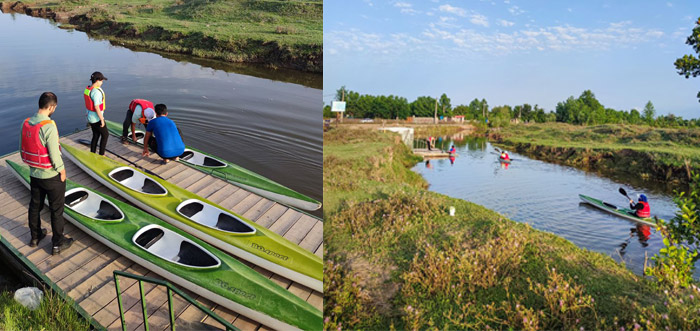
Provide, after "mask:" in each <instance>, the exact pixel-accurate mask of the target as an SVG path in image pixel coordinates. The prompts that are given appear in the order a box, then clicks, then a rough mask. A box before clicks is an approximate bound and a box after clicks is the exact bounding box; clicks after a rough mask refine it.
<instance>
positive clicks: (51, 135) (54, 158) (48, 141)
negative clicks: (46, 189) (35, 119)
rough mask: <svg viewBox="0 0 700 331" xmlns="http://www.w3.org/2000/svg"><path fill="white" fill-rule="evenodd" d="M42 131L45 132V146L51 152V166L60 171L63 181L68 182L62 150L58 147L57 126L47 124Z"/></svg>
mask: <svg viewBox="0 0 700 331" xmlns="http://www.w3.org/2000/svg"><path fill="white" fill-rule="evenodd" d="M41 131H43V132H44V146H46V149H48V150H49V158H50V159H51V164H52V165H53V168H54V169H56V171H58V173H59V174H60V175H61V181H62V182H65V181H66V169H65V167H64V165H63V159H62V158H61V150H60V149H59V145H58V129H56V125H54V124H47V125H44V126H43V127H41Z"/></svg>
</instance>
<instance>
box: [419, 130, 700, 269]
mask: <svg viewBox="0 0 700 331" xmlns="http://www.w3.org/2000/svg"><path fill="white" fill-rule="evenodd" d="M451 144H454V145H455V148H456V150H457V154H458V156H457V157H456V158H455V159H454V162H451V160H450V159H437V160H430V162H428V163H427V164H426V163H425V162H422V163H419V164H417V165H416V166H415V167H414V168H413V170H414V171H416V172H418V173H420V174H421V175H422V176H423V177H424V178H425V179H426V180H427V181H428V183H430V190H432V191H435V192H439V193H442V194H446V195H449V196H452V197H456V198H460V199H464V200H468V201H471V202H474V203H476V204H479V205H482V206H484V207H486V208H489V209H491V210H494V211H496V212H498V213H500V214H503V215H504V216H506V217H508V218H509V219H512V220H514V221H517V222H522V223H528V224H530V225H531V226H532V227H533V228H535V229H538V230H543V231H547V232H551V233H554V234H556V235H558V236H561V237H564V238H566V239H568V240H569V241H571V242H573V243H574V244H576V245H577V246H579V247H583V248H586V249H589V250H592V251H596V252H600V253H603V254H605V255H609V256H611V257H612V258H613V259H615V260H616V261H623V262H624V263H625V264H626V265H627V267H629V268H630V269H631V270H633V271H634V272H636V273H637V274H642V272H643V268H644V261H645V254H647V255H648V257H649V258H651V257H652V256H653V255H654V254H656V253H657V252H658V251H659V249H660V248H662V247H663V243H662V237H661V235H660V234H659V233H657V232H656V230H654V229H653V228H652V229H651V235H650V236H649V238H648V239H645V238H643V237H644V236H639V235H638V234H637V233H638V232H639V231H637V232H635V233H632V231H631V229H635V231H636V230H637V224H636V223H635V222H632V221H628V220H625V219H622V218H619V217H616V216H614V215H611V214H608V213H606V212H603V211H600V210H598V209H595V208H593V207H591V206H589V205H587V204H583V203H581V202H580V201H581V200H580V199H579V197H578V195H579V194H585V195H588V196H591V197H594V198H597V199H601V200H603V201H606V202H609V203H612V204H615V205H617V206H623V207H629V203H628V201H627V199H626V198H625V197H624V196H622V195H621V194H620V193H619V192H618V189H619V188H620V187H623V188H625V190H626V191H627V193H628V195H630V197H632V198H635V199H636V194H638V193H644V194H646V195H647V197H648V198H649V204H650V206H651V211H652V215H656V216H658V217H659V218H662V219H666V220H669V219H671V218H673V216H674V214H675V212H676V210H677V208H676V205H675V204H674V202H673V199H672V196H671V195H670V194H668V193H666V192H664V191H661V190H659V189H658V188H655V187H652V186H647V187H638V186H633V185H630V184H628V183H627V182H626V181H625V180H624V179H608V178H604V177H600V176H598V175H596V174H591V173H587V172H585V171H582V170H578V169H574V168H571V167H567V166H560V165H556V164H551V163H546V162H542V161H537V160H532V159H529V158H527V157H525V156H523V155H519V154H516V153H510V156H511V158H513V161H512V163H511V164H510V165H508V166H506V165H505V164H501V163H500V162H499V161H498V153H497V152H496V150H495V148H498V147H494V146H492V145H491V144H490V143H489V142H488V141H487V140H486V139H485V138H479V137H470V136H462V135H457V136H455V137H451V138H449V137H448V138H444V140H442V141H441V142H440V144H439V145H438V147H441V146H442V147H443V148H442V149H448V148H449V146H450V145H451ZM623 244H624V245H623ZM648 263H649V264H651V263H653V262H652V261H651V260H650V259H649V261H648ZM697 276H698V272H696V278H697Z"/></svg>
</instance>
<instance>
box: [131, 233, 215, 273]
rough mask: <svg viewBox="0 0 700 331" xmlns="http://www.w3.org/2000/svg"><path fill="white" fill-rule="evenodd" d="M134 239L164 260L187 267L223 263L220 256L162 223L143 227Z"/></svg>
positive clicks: (138, 244)
mask: <svg viewBox="0 0 700 331" xmlns="http://www.w3.org/2000/svg"><path fill="white" fill-rule="evenodd" d="M132 241H133V242H134V244H136V245H137V246H138V247H140V248H142V249H144V250H146V251H147V252H149V253H151V254H153V255H155V256H157V257H159V258H161V259H163V260H166V261H168V262H172V263H175V264H179V265H182V266H185V267H190V268H198V269H209V268H217V267H218V266H220V265H221V261H220V260H219V258H217V257H216V256H214V255H213V254H211V253H210V252H209V251H207V250H206V249H204V248H203V247H202V246H199V245H197V244H196V243H194V242H193V241H191V240H189V239H187V238H185V237H183V236H182V235H180V234H178V233H176V232H174V231H172V230H169V229H166V228H164V227H162V226H160V225H156V224H151V225H147V226H145V227H143V228H141V229H140V230H139V231H138V232H136V234H134V237H133V239H132Z"/></svg>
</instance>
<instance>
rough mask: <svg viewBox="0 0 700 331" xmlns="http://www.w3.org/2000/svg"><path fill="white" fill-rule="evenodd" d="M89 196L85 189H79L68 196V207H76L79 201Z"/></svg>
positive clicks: (66, 201) (66, 202)
mask: <svg viewBox="0 0 700 331" xmlns="http://www.w3.org/2000/svg"><path fill="white" fill-rule="evenodd" d="M87 198H88V193H87V192H85V191H78V192H74V193H71V194H69V195H68V196H66V198H65V199H66V200H65V204H66V205H68V207H75V206H76V205H78V204H79V203H81V202H83V201H85V200H86V199H87Z"/></svg>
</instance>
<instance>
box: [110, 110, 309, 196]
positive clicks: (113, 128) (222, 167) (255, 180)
mask: <svg viewBox="0 0 700 331" xmlns="http://www.w3.org/2000/svg"><path fill="white" fill-rule="evenodd" d="M105 122H106V125H107V129H108V130H109V132H110V133H111V134H112V135H115V136H121V134H122V127H121V125H119V124H117V123H115V122H112V121H105ZM128 139H129V141H132V140H131V137H129V138H128ZM136 143H137V144H138V145H141V146H143V141H142V139H139V138H137V142H136ZM185 150H186V153H187V152H194V153H198V154H201V155H203V156H206V157H209V158H211V159H212V160H215V162H214V163H215V164H214V165H213V166H211V167H207V166H202V165H197V164H193V163H190V162H188V161H187V160H185V158H181V160H180V161H179V162H180V163H182V164H185V165H187V166H189V167H192V168H195V169H197V170H199V171H202V172H204V173H207V174H211V175H212V176H214V177H217V178H221V179H223V180H225V181H228V182H230V183H232V184H234V185H237V186H240V187H242V188H244V189H246V190H250V191H253V192H254V193H256V194H258V195H260V196H263V197H266V198H268V199H271V200H274V201H278V202H280V203H283V204H285V205H288V206H292V207H296V208H301V209H304V210H317V209H319V208H321V203H320V202H319V201H316V200H314V199H312V198H310V197H308V196H306V195H303V194H301V193H299V192H296V191H294V190H292V189H290V188H288V187H286V186H283V185H281V184H279V183H276V182H274V181H272V180H270V179H268V178H265V177H263V176H261V175H259V174H257V173H254V172H252V171H250V170H248V169H245V168H243V167H240V166H238V165H235V164H233V163H231V162H227V161H225V160H221V159H219V158H217V157H214V156H212V155H209V154H207V153H205V152H203V151H200V150H198V149H196V148H192V147H189V146H186V148H185ZM183 155H184V154H183Z"/></svg>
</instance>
